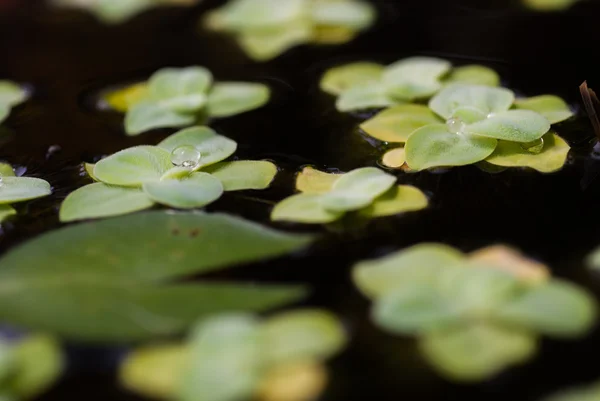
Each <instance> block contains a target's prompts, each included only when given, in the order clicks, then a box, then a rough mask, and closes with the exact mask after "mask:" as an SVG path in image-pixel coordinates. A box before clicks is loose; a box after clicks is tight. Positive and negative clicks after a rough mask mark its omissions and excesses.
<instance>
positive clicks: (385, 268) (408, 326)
mask: <svg viewBox="0 0 600 401" xmlns="http://www.w3.org/2000/svg"><path fill="white" fill-rule="evenodd" d="M353 279H354V282H355V284H356V285H357V286H358V288H359V289H360V290H361V292H362V293H363V294H364V295H366V296H367V297H369V298H371V299H372V300H373V302H374V305H373V308H372V319H373V321H374V322H375V323H376V324H377V325H378V326H379V327H381V328H382V329H384V330H386V331H388V332H391V333H393V334H400V335H408V336H415V337H417V339H418V342H419V348H420V350H421V353H422V354H423V356H424V357H425V358H426V359H427V360H428V361H429V362H430V363H431V364H432V365H433V366H434V367H435V368H436V369H437V370H438V371H439V372H440V373H441V374H442V375H444V376H446V377H448V378H450V379H453V380H457V381H478V380H484V379H487V378H490V377H492V376H495V375H497V374H499V373H500V372H502V371H503V370H505V369H506V368H508V367H510V366H512V365H516V364H520V363H523V362H525V361H527V360H528V359H529V358H531V357H532V356H533V355H534V354H535V352H536V349H537V347H538V338H539V336H540V335H547V336H550V337H556V338H563V339H569V338H578V337H581V336H583V335H585V334H586V333H587V332H588V331H589V330H590V329H591V328H592V326H593V324H594V322H595V320H596V304H595V300H594V298H593V297H592V296H591V295H590V294H588V292H587V291H585V290H584V289H582V288H580V287H578V286H576V285H574V284H570V283H568V282H566V281H563V280H560V279H556V278H552V277H551V276H550V274H549V269H548V268H547V267H546V266H544V265H543V264H540V263H538V262H535V261H532V260H529V259H527V258H526V257H524V256H523V255H521V254H520V253H518V252H517V251H515V250H513V249H511V248H508V247H504V246H494V247H490V248H483V249H481V250H478V251H475V252H473V253H471V254H463V253H462V252H460V251H458V250H456V249H454V248H451V247H449V246H446V245H443V244H435V243H425V244H420V245H416V246H413V247H410V248H408V249H405V250H402V251H400V252H396V253H393V254H391V255H389V256H386V257H384V258H382V259H377V260H368V261H362V262H359V263H358V264H356V265H355V267H354V270H353Z"/></svg>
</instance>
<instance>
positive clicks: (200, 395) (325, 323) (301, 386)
mask: <svg viewBox="0 0 600 401" xmlns="http://www.w3.org/2000/svg"><path fill="white" fill-rule="evenodd" d="M346 341H347V340H346V333H345V331H344V329H343V327H342V325H341V323H340V322H339V320H338V319H337V318H336V317H335V316H334V315H332V314H331V313H329V312H326V311H321V310H318V309H304V310H295V311H291V312H284V313H281V314H278V315H275V316H273V317H270V318H267V319H259V318H258V317H257V316H254V315H250V314H226V315H220V316H215V317H213V318H211V319H207V320H205V321H203V322H201V323H200V324H198V325H197V326H196V327H195V328H194V329H193V330H192V332H191V333H190V335H189V337H188V339H187V341H186V342H184V343H170V344H163V345H154V346H147V347H142V348H140V349H138V350H135V351H134V352H133V353H131V354H130V355H129V356H128V357H127V358H126V359H125V361H124V362H123V364H122V366H121V371H120V378H121V382H122V384H123V385H124V386H125V387H126V388H128V389H129V390H131V391H134V392H137V393H140V394H141V395H144V396H147V397H150V398H154V399H177V400H182V401H217V400H218V401H245V400H250V399H257V400H261V401H285V400H314V399H317V398H318V397H319V395H320V393H321V392H322V390H323V389H324V387H325V385H326V382H327V371H326V369H325V368H324V366H323V364H324V362H325V361H326V360H327V359H329V358H331V357H332V356H334V355H335V354H337V353H338V352H340V351H341V350H342V349H343V348H344V346H345V345H346Z"/></svg>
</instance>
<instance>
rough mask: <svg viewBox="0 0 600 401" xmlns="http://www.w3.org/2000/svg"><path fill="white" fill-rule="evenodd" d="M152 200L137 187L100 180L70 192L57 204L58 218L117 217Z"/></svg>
mask: <svg viewBox="0 0 600 401" xmlns="http://www.w3.org/2000/svg"><path fill="white" fill-rule="evenodd" d="M152 205H154V202H153V201H152V200H151V199H150V198H149V197H148V195H146V194H145V193H144V192H143V191H142V190H141V189H140V188H126V187H117V186H111V185H107V184H104V183H101V182H97V183H94V184H89V185H86V186H84V187H81V188H79V189H76V190H75V191H73V192H71V193H70V194H69V195H68V196H67V197H66V198H65V200H64V201H63V203H62V204H61V206H60V213H59V217H60V221H62V222H65V223H66V222H71V221H75V220H83V219H95V218H102V217H111V216H119V215H123V214H128V213H133V212H137V211H139V210H144V209H148V208H150V207H152Z"/></svg>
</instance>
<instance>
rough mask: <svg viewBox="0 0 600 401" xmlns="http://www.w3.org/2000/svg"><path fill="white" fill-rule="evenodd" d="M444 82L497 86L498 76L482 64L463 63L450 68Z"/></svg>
mask: <svg viewBox="0 0 600 401" xmlns="http://www.w3.org/2000/svg"><path fill="white" fill-rule="evenodd" d="M444 82H446V83H461V84H471V85H485V86H499V85H500V76H499V75H498V73H497V72H496V71H494V70H492V69H491V68H488V67H485V66H483V65H477V64H473V65H465V66H462V67H456V68H454V69H452V71H451V72H450V75H449V76H448V78H446V79H445V80H444Z"/></svg>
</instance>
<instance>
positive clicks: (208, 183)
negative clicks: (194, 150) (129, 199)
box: [143, 172, 223, 209]
mask: <svg viewBox="0 0 600 401" xmlns="http://www.w3.org/2000/svg"><path fill="white" fill-rule="evenodd" d="M143 189H144V192H145V193H146V195H147V196H148V197H149V198H150V199H152V200H153V201H155V202H157V203H160V204H162V205H167V206H171V207H175V208H179V209H193V208H201V207H204V206H206V205H208V204H210V203H212V202H214V201H216V200H217V199H219V198H220V197H221V195H222V194H223V184H221V181H219V179H218V178H216V177H213V176H212V175H210V174H208V173H203V172H197V173H194V174H192V175H191V176H189V177H188V178H185V179H181V180H162V181H152V182H146V183H144V185H143Z"/></svg>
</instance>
